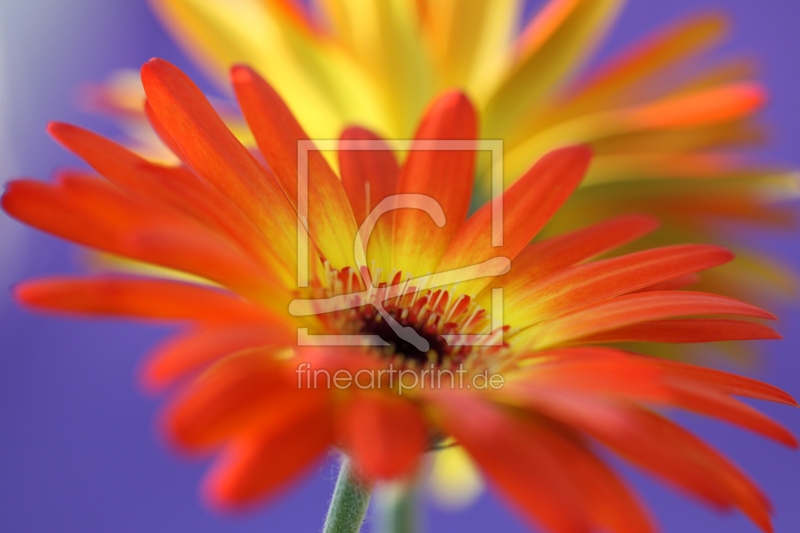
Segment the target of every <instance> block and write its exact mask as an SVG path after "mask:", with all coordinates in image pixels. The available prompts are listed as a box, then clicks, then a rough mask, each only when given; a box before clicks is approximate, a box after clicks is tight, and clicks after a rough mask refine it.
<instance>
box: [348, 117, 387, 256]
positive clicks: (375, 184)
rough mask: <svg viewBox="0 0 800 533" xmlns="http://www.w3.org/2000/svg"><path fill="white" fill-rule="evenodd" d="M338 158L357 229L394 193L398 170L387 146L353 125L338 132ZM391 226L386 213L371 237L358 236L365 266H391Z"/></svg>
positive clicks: (369, 133) (368, 132)
mask: <svg viewBox="0 0 800 533" xmlns="http://www.w3.org/2000/svg"><path fill="white" fill-rule="evenodd" d="M338 155H339V169H340V172H341V174H342V185H343V186H344V190H345V192H346V193H347V198H348V199H349V200H350V205H351V206H352V207H353V213H354V214H355V217H356V224H358V225H359V226H360V225H361V224H362V223H363V222H364V220H365V219H366V218H367V216H368V215H369V214H370V213H371V212H372V210H373V209H375V207H376V206H377V205H378V204H380V203H381V201H383V200H384V199H386V198H388V197H389V196H391V195H393V194H396V193H397V183H398V181H399V180H400V167H399V166H398V164H397V160H396V159H395V156H394V153H393V152H392V151H391V149H390V148H389V145H388V144H386V143H385V142H384V141H383V140H382V139H381V138H380V137H378V136H377V135H375V134H374V133H372V132H371V131H369V130H366V129H364V128H359V127H355V126H353V127H350V128H347V129H346V130H344V132H342V137H341V139H340V142H339V152H338ZM393 226H394V212H388V213H386V214H384V215H383V216H381V217H380V218H379V219H378V220H377V222H376V223H375V228H374V230H373V231H372V235H371V236H367V235H361V241H362V242H363V244H364V245H365V246H367V261H368V263H367V264H368V265H369V264H371V260H372V259H375V260H376V261H377V264H379V265H391V264H392V251H391V247H392V228H393ZM367 239H369V242H367ZM382 268H386V267H385V266H384V267H382Z"/></svg>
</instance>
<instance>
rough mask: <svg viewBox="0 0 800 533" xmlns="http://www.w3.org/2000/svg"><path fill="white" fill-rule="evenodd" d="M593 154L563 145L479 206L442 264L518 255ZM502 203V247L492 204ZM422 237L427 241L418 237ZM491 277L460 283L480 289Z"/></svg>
mask: <svg viewBox="0 0 800 533" xmlns="http://www.w3.org/2000/svg"><path fill="white" fill-rule="evenodd" d="M590 159H591V151H590V150H589V149H588V148H587V147H584V146H575V147H570V148H562V149H560V150H555V151H553V152H550V153H549V154H547V155H546V156H544V157H543V158H542V159H540V160H539V161H538V162H537V163H536V164H535V165H534V166H533V167H532V168H531V169H530V170H529V171H528V172H527V173H526V174H525V175H524V176H523V177H522V178H520V179H519V180H518V181H517V182H516V183H515V184H514V185H512V186H511V187H510V188H509V189H508V190H507V191H506V192H505V193H504V194H503V195H502V196H501V197H500V198H497V199H496V200H493V201H492V202H489V203H487V204H485V205H484V206H483V207H481V208H480V209H479V210H478V211H477V212H475V214H474V215H472V216H471V217H470V218H469V220H467V222H466V223H465V224H464V225H463V226H462V227H461V229H459V231H458V233H457V234H456V235H455V237H453V241H452V242H451V243H450V246H449V247H448V248H447V252H446V253H445V255H444V257H443V258H442V261H441V262H440V263H439V266H438V269H437V270H439V271H440V272H441V271H446V270H451V269H454V268H460V267H465V266H471V265H478V264H480V263H482V262H484V261H486V260H488V259H491V258H494V257H506V258H508V259H512V260H513V259H514V257H516V255H517V254H518V253H519V252H520V251H521V250H522V249H523V248H524V247H525V245H526V244H528V243H529V242H530V240H531V239H533V237H534V236H535V235H536V234H537V233H538V232H539V230H540V229H541V228H542V227H543V226H544V225H545V223H547V221H548V220H550V217H552V216H553V214H554V213H555V212H556V211H557V210H558V209H559V208H560V207H561V205H562V204H563V203H564V202H565V201H566V200H567V198H569V196H570V195H571V194H572V192H573V191H574V190H575V188H576V187H577V186H578V183H580V181H581V179H582V178H583V175H584V173H585V172H586V168H587V166H588V165H589V161H590ZM497 203H499V204H500V205H501V206H502V213H503V225H502V228H501V229H502V241H501V242H502V246H497V247H494V246H493V244H494V240H495V239H493V235H494V232H495V231H497V230H496V229H495V228H494V227H493V221H492V218H493V217H492V212H493V204H497ZM420 242H423V241H422V240H420ZM489 281H491V280H490V279H486V278H483V279H481V280H475V281H473V282H468V283H466V284H465V285H462V286H461V290H462V291H463V292H464V293H466V294H471V295H473V296H474V295H475V294H477V293H478V292H479V291H480V290H481V289H482V288H483V287H484V286H486V284H487V283H489Z"/></svg>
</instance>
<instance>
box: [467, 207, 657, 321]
mask: <svg viewBox="0 0 800 533" xmlns="http://www.w3.org/2000/svg"><path fill="white" fill-rule="evenodd" d="M657 227H658V220H656V219H655V218H653V217H651V216H648V215H621V216H618V217H614V218H610V219H608V220H604V221H602V222H598V223H596V224H592V225H591V226H587V227H585V228H581V229H579V230H575V231H572V232H570V233H565V234H563V235H559V236H557V237H551V238H549V239H546V240H543V241H540V242H534V243H531V244H529V245H527V246H526V247H525V248H523V250H522V251H521V252H520V253H519V255H517V256H516V257H515V258H514V260H513V261H512V262H511V270H510V271H509V272H508V274H505V275H503V276H499V277H497V278H495V280H494V281H493V282H492V283H491V284H490V285H489V286H488V287H487V288H486V289H484V290H483V291H482V293H481V295H479V296H478V299H479V303H481V305H483V307H488V305H487V304H488V301H481V300H482V298H483V295H486V296H488V294H490V293H489V292H488V289H491V288H494V287H503V288H504V289H505V290H508V291H509V292H513V291H515V290H517V289H518V288H521V287H524V286H525V285H527V284H529V283H531V282H533V281H536V280H538V279H541V278H543V277H545V276H548V275H550V274H553V273H555V272H558V271H559V270H563V269H564V268H567V267H570V266H572V265H575V264H577V263H581V262H583V261H586V260H587V259H591V258H592V257H594V256H597V255H600V254H602V253H604V252H607V251H609V250H613V249H614V248H617V247H619V246H622V245H624V244H627V243H629V242H632V241H634V240H636V239H638V238H640V237H642V236H644V235H647V234H648V233H650V232H651V231H653V230H655V229H656V228H657Z"/></svg>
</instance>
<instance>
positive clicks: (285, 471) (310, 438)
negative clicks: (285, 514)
mask: <svg viewBox="0 0 800 533" xmlns="http://www.w3.org/2000/svg"><path fill="white" fill-rule="evenodd" d="M332 433H333V432H332V428H331V423H330V415H329V413H328V411H327V410H319V411H312V412H309V413H307V414H306V415H304V416H297V417H291V418H287V419H285V420H284V422H283V423H282V424H279V425H273V426H271V427H268V428H265V429H264V430H263V431H260V432H258V433H255V434H252V435H247V436H244V437H242V438H241V439H239V440H238V441H237V442H235V443H233V444H231V445H230V446H229V447H228V448H227V449H226V450H225V452H224V454H223V457H222V458H220V459H219V460H218V461H217V463H216V464H215V465H214V466H213V468H212V470H211V471H210V472H209V473H208V475H207V477H206V481H205V491H206V495H207V497H208V498H209V499H210V500H211V502H212V504H215V505H218V506H222V507H242V506H246V505H251V504H253V503H255V502H257V501H259V500H263V499H264V498H267V497H269V496H272V495H273V494H274V493H275V492H276V491H278V490H279V489H281V488H283V487H284V486H285V485H286V484H287V483H288V482H290V481H291V480H292V479H294V478H296V477H297V476H298V475H299V474H301V473H302V472H303V471H304V470H307V469H308V468H310V466H311V465H312V463H313V462H314V461H316V460H318V459H320V458H321V456H322V455H323V454H324V453H325V451H326V450H327V449H328V446H330V445H331V444H332Z"/></svg>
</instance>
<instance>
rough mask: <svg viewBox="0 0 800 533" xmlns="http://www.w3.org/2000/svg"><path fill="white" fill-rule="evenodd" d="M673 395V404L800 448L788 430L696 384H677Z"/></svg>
mask: <svg viewBox="0 0 800 533" xmlns="http://www.w3.org/2000/svg"><path fill="white" fill-rule="evenodd" d="M673 394H675V399H674V400H673V404H674V405H675V406H677V407H682V408H683V409H688V410H690V411H694V412H696V413H700V414H703V415H706V416H710V417H714V418H716V419H719V420H725V421H726V422H730V423H732V424H736V425H737V426H739V427H742V428H744V429H748V430H750V431H752V432H754V433H758V434H759V435H763V436H764V437H767V438H770V439H773V440H775V441H777V442H780V443H781V444H784V445H786V446H789V447H791V448H797V446H798V442H797V439H796V438H795V436H794V435H792V433H791V431H789V430H788V429H786V427H784V426H783V425H781V424H779V423H778V422H776V421H775V420H772V419H771V418H770V417H768V416H767V415H765V414H763V413H761V412H759V411H758V410H756V409H754V408H752V407H750V406H749V405H747V404H745V403H742V402H740V401H738V400H736V399H733V398H730V397H728V396H725V395H723V394H719V393H718V392H715V391H708V390H703V389H700V388H699V387H697V386H695V385H692V384H683V385H681V384H676V385H674V386H673Z"/></svg>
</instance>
